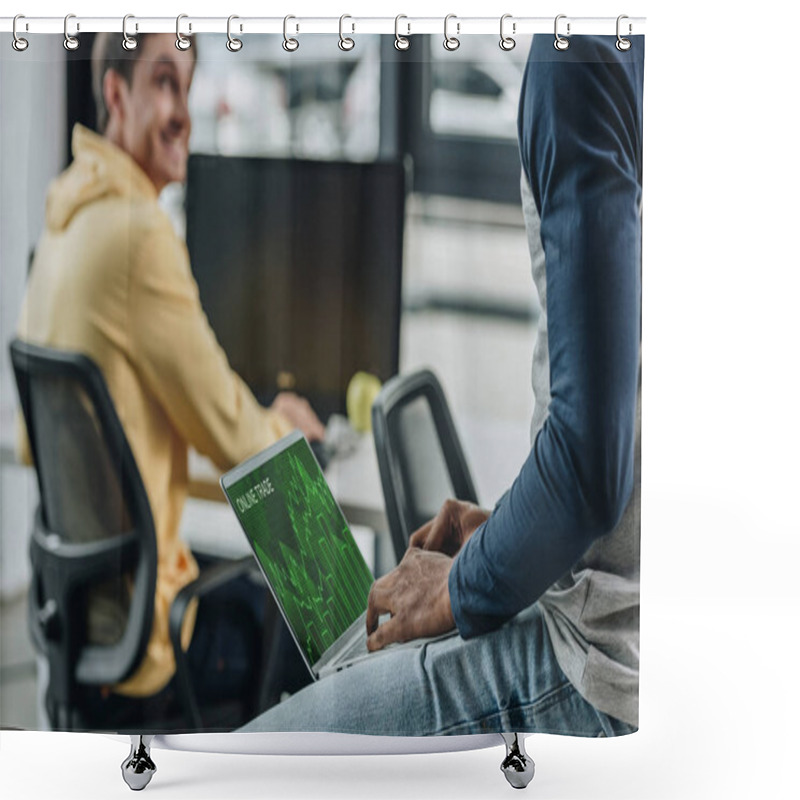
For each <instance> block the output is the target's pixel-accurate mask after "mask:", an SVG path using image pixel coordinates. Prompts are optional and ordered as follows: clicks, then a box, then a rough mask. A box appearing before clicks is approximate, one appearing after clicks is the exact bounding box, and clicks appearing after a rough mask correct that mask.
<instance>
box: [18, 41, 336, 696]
mask: <svg viewBox="0 0 800 800" xmlns="http://www.w3.org/2000/svg"><path fill="white" fill-rule="evenodd" d="M138 42H139V44H138V47H137V48H136V49H135V50H133V51H132V52H127V51H125V50H124V49H122V48H121V47H120V43H119V37H118V36H116V35H112V34H105V33H101V34H99V35H98V36H97V39H96V43H95V48H94V51H93V56H92V77H93V87H94V93H95V101H96V107H97V115H98V129H99V131H100V133H99V134H98V133H94V132H92V131H90V130H88V129H86V128H84V127H82V126H80V125H77V126H76V127H75V129H74V131H73V139H72V148H73V156H74V161H73V163H72V164H71V165H70V166H69V168H68V169H67V170H66V171H65V172H64V173H63V174H62V175H61V176H60V177H59V178H58V179H57V180H56V181H55V182H54V183H53V185H52V186H51V188H50V190H49V193H48V197H47V214H46V229H45V231H44V233H43V235H42V237H41V240H40V242H39V245H38V247H37V249H36V256H35V259H34V262H33V265H32V269H31V273H30V278H29V281H28V286H27V291H26V296H25V300H24V304H23V309H22V315H21V320H20V323H19V328H18V331H19V336H20V337H21V338H22V339H24V340H27V341H30V342H33V343H36V344H40V345H47V346H51V347H56V348H62V349H65V350H72V351H78V352H81V353H84V354H86V355H88V356H89V357H90V358H92V359H93V360H94V362H95V363H96V364H97V365H98V366H99V367H100V369H101V370H102V372H103V375H104V377H105V380H106V382H107V384H108V388H109V391H110V393H111V397H112V398H113V401H114V405H115V407H116V410H117V413H118V415H119V418H120V420H121V422H122V426H123V428H124V429H125V433H126V435H127V438H128V440H129V442H130V445H131V448H132V450H133V454H134V457H135V459H136V462H137V464H138V467H139V470H140V472H141V475H142V479H143V481H144V485H145V488H146V491H147V496H148V498H149V501H150V507H151V509H152V514H153V520H154V523H155V529H156V537H157V542H158V576H157V581H156V597H155V611H154V618H153V628H152V634H151V637H150V641H149V644H148V647H147V652H146V655H145V657H144V659H143V661H142V662H141V665H140V666H139V668H138V669H137V670H136V672H135V673H134V674H133V675H132V676H131V677H130V678H129V679H128V680H126V681H125V682H124V683H122V684H119V685H117V686H113V687H105V688H104V689H103V691H102V692H100V693H99V695H98V697H97V698H96V699H97V700H98V705H99V708H100V710H102V707H103V706H104V705H105V706H106V707H110V705H109V704H111V703H113V702H115V699H116V700H118V699H119V698H122V697H124V698H145V697H149V698H157V699H158V700H159V702H160V700H163V694H162V693H163V692H164V691H165V687H167V685H168V684H169V683H170V680H171V678H172V677H173V674H174V671H175V662H174V656H173V652H172V646H171V644H170V641H169V636H168V612H169V608H170V605H171V603H172V600H173V598H174V597H175V595H176V593H177V592H178V591H179V590H180V589H181V588H182V587H183V586H185V585H186V584H187V583H189V582H190V581H191V580H193V579H194V578H195V577H196V576H197V575H198V565H197V563H196V560H195V558H194V557H193V555H192V553H191V552H190V550H189V548H188V546H187V545H186V544H185V543H184V542H182V541H181V540H180V538H179V536H178V527H179V523H180V519H181V513H182V510H183V506H184V502H185V500H186V496H187V486H188V470H187V449H188V447H189V446H190V445H191V446H193V447H195V448H196V449H197V450H198V451H200V452H201V453H203V454H205V455H207V456H209V457H210V458H211V459H212V460H213V461H214V462H215V464H216V465H217V466H218V467H219V468H220V469H222V470H225V469H230V468H231V467H233V466H234V465H235V464H237V463H238V462H240V461H242V460H243V459H245V458H247V457H248V456H250V455H252V454H253V453H255V452H258V451H259V450H261V449H262V448H264V447H266V446H268V445H270V444H271V443H272V442H274V441H276V440H277V439H279V438H280V437H281V436H283V435H285V434H286V433H288V432H289V431H290V430H292V429H293V428H295V427H297V428H300V429H301V430H302V431H303V433H305V435H306V436H307V437H308V438H309V439H312V440H313V439H320V438H322V437H323V435H324V429H323V427H322V425H321V423H320V422H319V420H318V419H317V417H316V415H315V414H314V412H313V411H312V409H311V407H310V406H309V404H308V403H307V402H306V401H305V400H304V399H302V398H299V397H297V396H296V395H293V394H287V393H283V394H279V395H278V397H277V398H276V400H275V402H274V403H273V405H272V407H271V408H264V407H262V406H261V405H259V403H258V402H257V401H256V400H255V398H254V397H253V395H252V394H251V392H250V390H249V389H248V388H247V386H246V385H245V384H244V382H243V381H242V380H241V379H240V378H239V376H238V375H236V374H235V373H234V372H233V371H232V370H231V368H230V366H229V364H228V361H227V359H226V357H225V354H224V353H223V351H222V349H221V348H220V346H219V344H218V343H217V341H216V338H215V336H214V333H213V332H212V330H211V328H210V326H209V324H208V321H207V319H206V317H205V314H204V313H203V309H202V308H201V306H200V300H199V296H198V289H197V285H196V283H195V281H194V279H193V277H192V273H191V269H190V266H189V258H188V253H187V251H186V246H185V244H184V242H183V241H182V240H181V239H180V238H178V236H177V235H176V233H175V232H174V230H173V227H172V224H171V223H170V220H169V218H168V217H167V215H166V214H165V213H164V211H163V210H162V209H161V208H160V207H159V204H158V196H159V193H160V192H161V190H162V189H163V188H164V187H165V186H166V185H167V184H168V183H170V182H172V181H182V180H184V179H185V176H186V162H187V157H188V143H189V133H190V129H191V119H190V116H189V109H188V95H189V89H190V86H191V83H192V76H193V72H194V65H195V52H196V44H195V45H194V46H193V47H191V48H190V49H189V50H187V51H180V50H178V49H176V47H175V37H174V36H171V35H167V34H163V35H155V34H151V35H140V36H139V37H138ZM20 446H21V447H22V448H23V449H26V448H27V443H26V441H25V436H24V430H23V431H22V437H21V445H20ZM227 591H230V592H233V593H234V595H235V597H234V598H232V597H231V596H230V595H227V594H226V592H225V591H223V592H222V593H221V594H220V593H215V594H212V595H210V596H209V600H208V601H204V603H203V604H202V605H201V606H200V608H201V613H200V619H199V620H197V623H198V624H197V629H196V630H195V617H196V608H193V609H192V610H191V613H189V614H187V619H186V624H185V627H184V630H183V642H184V646H185V647H187V646H188V645H189V643H190V641H192V642H193V644H194V645H195V646H193V647H192V648H190V650H189V659H190V663H191V662H192V661H194V662H197V663H202V664H203V665H205V666H206V667H207V669H206V670H205V674H204V676H203V677H201V678H200V679H199V681H198V686H199V688H200V692H201V693H202V691H203V687H204V686H206V688H207V689H208V691H217V690H219V688H220V687H219V684H220V683H221V682H226V685H228V686H229V687H230V689H231V690H232V691H239V689H240V687H241V684H242V681H243V672H242V671H243V670H248V669H252V668H253V664H252V659H248V658H240V659H239V663H238V666H235V667H233V666H232V665H233V664H234V663H235V662H236V657H235V653H234V652H233V650H232V648H233V649H235V646H234V643H232V642H231V639H230V631H229V632H228V634H227V639H226V640H224V641H223V640H217V639H214V638H213V637H214V636H216V635H217V634H215V633H213V632H212V631H211V630H210V629H209V630H206V628H210V626H211V624H212V622H213V618H214V616H215V614H214V613H210V614H209V613H207V612H203V608H204V607H213V605H214V602H215V601H216V603H217V605H219V606H220V608H221V613H220V615H219V616H222V617H223V618H224V611H225V604H226V603H227V602H229V601H230V602H233V601H234V599H235V600H236V601H237V602H244V603H245V604H247V603H249V605H250V606H252V611H253V614H254V615H255V616H256V617H257V618H262V617H263V615H264V605H265V600H266V593H265V591H264V590H263V588H262V587H259V586H254V585H253V584H252V582H251V581H241V582H239V585H238V586H234V587H229V588H228V590H227ZM104 609H106V611H108V610H109V609H108V604H103V603H102V602H101V598H99V597H95V598H94V600H93V601H92V602H91V603H90V608H89V636H90V639H92V640H93V641H96V642H102V641H104V640H106V641H107V640H108V638H109V635H111V637H112V638H113V628H114V620H113V611H114V610H113V609H110V611H111V612H112V614H111V616H112V618H111V619H109V614H108V613H106V614H104V613H103V610H104ZM204 613H205V616H207V617H208V620H209V625H208V626H204V624H202V623H203V616H204ZM109 627H110V628H111V631H110V634H109ZM193 631H194V639H193ZM250 635H251V637H252V631H251V632H250ZM245 644H246V645H247V648H249V649H246V648H245ZM245 644H243V645H242V648H245V649H246V651H247V652H250V650H252V649H253V647H252V644H247V643H245ZM242 648H240V649H242ZM248 660H249V661H250V663H246V662H247V661H248ZM298 663H299V660H298ZM204 680H205V684H204V682H203V681H204ZM157 705H158V703H157V704H156V706H157Z"/></svg>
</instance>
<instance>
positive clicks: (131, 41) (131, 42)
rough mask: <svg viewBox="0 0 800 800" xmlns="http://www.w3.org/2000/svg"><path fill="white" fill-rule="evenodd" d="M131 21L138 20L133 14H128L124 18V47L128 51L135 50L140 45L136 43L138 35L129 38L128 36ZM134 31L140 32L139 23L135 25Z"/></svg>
mask: <svg viewBox="0 0 800 800" xmlns="http://www.w3.org/2000/svg"><path fill="white" fill-rule="evenodd" d="M129 19H136V17H134V16H133V14H126V15H125V16H124V17H123V18H122V46H123V47H124V48H125V49H126V50H128V51H130V50H135V49H136V46H137V45H138V44H139V42H137V41H136V35H135V34H134V35H133V36H129V35H128V20H129ZM134 30H135V31H137V32H138V30H139V23H138V22H135V23H134Z"/></svg>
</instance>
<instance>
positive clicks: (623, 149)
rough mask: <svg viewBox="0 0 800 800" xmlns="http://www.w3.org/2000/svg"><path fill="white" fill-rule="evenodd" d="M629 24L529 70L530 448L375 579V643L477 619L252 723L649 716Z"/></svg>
mask: <svg viewBox="0 0 800 800" xmlns="http://www.w3.org/2000/svg"><path fill="white" fill-rule="evenodd" d="M614 41H615V40H614V38H613V37H607V38H606V37H585V36H578V37H573V38H572V40H571V42H570V48H569V50H567V51H565V52H559V51H557V50H555V49H554V48H553V40H552V37H544V36H538V37H535V38H534V43H533V46H532V49H531V54H530V57H529V61H528V66H527V70H526V73H525V77H524V82H523V86H522V98H521V105H520V111H519V142H520V149H521V156H522V166H523V175H522V199H523V209H524V214H525V220H526V227H527V231H528V239H529V243H530V252H531V261H532V268H533V278H534V282H535V284H536V288H537V291H538V293H539V296H540V298H541V300H542V307H543V309H544V311H543V314H542V316H541V318H540V321H539V335H538V339H537V343H536V348H535V352H534V357H533V390H534V394H535V399H536V405H535V411H534V419H533V426H532V428H533V437H534V438H533V445H532V449H531V452H530V455H529V456H528V458H527V460H526V461H525V463H524V465H523V466H522V469H521V471H520V473H519V475H518V477H517V478H516V480H515V481H514V483H513V485H512V486H511V488H510V489H509V490H508V492H506V494H505V495H504V497H503V498H502V499H501V501H500V502H499V503H498V505H497V507H496V508H495V509H494V510H493V511H492V512H491V513H489V512H486V511H483V510H481V509H479V508H476V507H474V506H471V505H468V504H464V503H458V502H455V501H450V502H448V503H446V504H445V505H444V507H443V508H442V510H441V511H440V512H439V514H438V515H437V517H436V518H435V519H433V520H432V521H431V522H430V523H428V524H427V525H426V526H424V527H423V528H421V529H420V530H419V531H417V532H416V533H415V534H414V535H413V537H412V539H411V541H410V546H409V549H408V551H407V552H406V554H405V556H404V558H403V560H402V561H401V563H400V565H399V566H398V567H397V568H396V569H395V570H394V571H393V572H391V573H389V574H388V575H387V576H385V577H383V578H381V579H380V580H378V581H377V582H376V583H375V584H374V585H373V587H372V591H371V593H370V598H369V608H368V611H367V628H368V632H369V634H370V635H369V639H368V647H369V649H370V650H380V649H382V648H384V647H385V646H386V645H388V644H390V643H392V642H395V641H405V640H408V639H412V638H416V637H421V636H432V635H437V634H440V633H444V632H447V631H449V630H452V629H453V627H456V628H457V629H458V633H459V634H460V637H450V638H447V639H444V640H441V641H435V642H432V643H427V644H426V645H425V646H424V647H422V648H419V649H400V650H397V651H395V652H392V651H387V652H386V653H384V654H381V655H379V656H376V657H374V658H368V659H366V660H364V661H362V662H360V663H357V664H354V665H353V666H352V667H350V668H349V669H347V670H344V671H342V672H339V673H336V674H334V675H332V676H330V677H326V678H324V679H322V680H320V681H318V682H317V683H315V684H313V685H312V686H309V687H307V688H306V689H304V690H302V691H300V692H299V693H297V694H296V695H294V696H293V697H291V698H289V699H288V700H287V701H285V702H284V703H281V704H280V705H278V706H276V707H274V708H273V709H271V710H269V711H267V712H266V713H264V714H263V715H261V716H260V717H258V718H256V719H255V720H253V721H252V722H251V723H249V724H248V725H247V726H245V727H244V728H243V729H242V730H245V731H285V730H330V731H341V732H347V733H367V734H370V733H371V734H383V735H408V736H413V735H431V734H473V733H487V732H492V731H496V732H501V731H506V732H508V731H516V732H543V733H565V734H573V735H583V736H601V735H605V736H611V735H617V734H622V733H630V732H632V731H634V730H636V727H637V726H638V670H639V479H638V463H639V452H640V448H639V414H638V379H639V337H640V309H641V272H640V269H641V217H640V203H641V176H642V165H641V126H642V57H641V52H642V49H643V47H644V44H643V42H640V41H637V42H636V43H635V45H634V50H633V51H631V52H628V53H623V54H620V53H618V52H617V51H616V49H615V47H614ZM637 51H638V52H637ZM386 613H389V614H391V618H390V619H389V620H388V621H387V622H384V623H383V624H382V625H380V626H378V621H379V617H380V616H382V615H384V614H386Z"/></svg>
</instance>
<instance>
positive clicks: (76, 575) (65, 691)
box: [10, 339, 157, 727]
mask: <svg viewBox="0 0 800 800" xmlns="http://www.w3.org/2000/svg"><path fill="white" fill-rule="evenodd" d="M10 352H11V361H12V364H13V367H14V374H15V378H16V381H17V388H18V391H19V397H20V403H21V406H22V412H23V415H24V417H25V424H26V428H27V433H28V440H29V443H30V449H31V455H32V458H33V462H34V466H35V468H36V476H37V480H38V484H39V492H40V505H39V509H38V510H37V513H36V518H35V520H34V526H33V531H32V534H31V546H30V554H31V563H32V567H33V581H32V585H31V592H30V603H29V626H30V629H31V634H32V636H33V639H34V643H35V644H36V645H37V647H38V649H39V650H40V651H41V652H43V653H44V654H45V655H46V657H47V660H48V662H49V666H50V684H49V687H48V695H49V696H48V702H49V705H50V706H51V707H52V708H56V709H57V716H58V717H59V718H60V719H59V720H53V723H54V726H56V727H58V726H60V725H61V724H62V722H63V723H64V726H65V727H70V722H69V715H70V713H71V711H72V708H73V703H74V702H75V687H76V685H77V684H96V685H99V684H114V683H117V682H119V681H121V680H124V679H125V678H126V677H129V676H130V675H131V674H132V673H133V671H134V670H135V668H136V667H137V665H138V664H139V662H140V661H141V659H142V657H143V655H144V652H145V648H146V646H147V641H148V639H149V636H150V630H151V627H152V618H153V605H154V597H155V579H156V568H157V551H156V536H155V527H154V524H153V518H152V514H151V511H150V505H149V501H148V499H147V494H146V492H145V489H144V484H143V483H142V479H141V476H140V474H139V471H138V468H137V466H136V462H135V460H134V457H133V453H132V452H131V449H130V446H129V444H128V441H127V439H126V437H125V433H124V431H123V429H122V425H121V423H120V421H119V418H118V416H117V414H116V411H115V409H114V404H113V402H112V400H111V396H110V394H109V392H108V388H107V386H106V383H105V380H104V379H103V375H102V373H101V372H100V370H99V369H98V367H97V366H96V365H95V364H94V363H93V362H92V361H91V360H90V359H89V358H87V357H86V356H84V355H81V354H78V353H71V352H65V351H61V350H54V349H51V348H45V347H39V346H36V345H32V344H29V343H26V342H23V341H21V340H19V339H16V340H14V341H13V342H12V343H11V345H10ZM62 715H66V717H64V718H62Z"/></svg>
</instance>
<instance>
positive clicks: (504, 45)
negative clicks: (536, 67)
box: [500, 14, 517, 52]
mask: <svg viewBox="0 0 800 800" xmlns="http://www.w3.org/2000/svg"><path fill="white" fill-rule="evenodd" d="M507 19H511V14H503V16H502V17H500V49H501V50H505V51H506V52H508V51H509V50H513V49H514V48H515V47H516V46H517V42H516V40H515V39H512V38H511V37H510V36H506V35H505V31H504V26H505V23H506V20H507ZM511 32H512V33H516V32H517V23H516V22H512V23H511Z"/></svg>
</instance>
